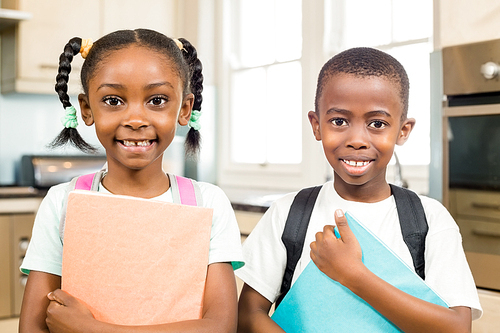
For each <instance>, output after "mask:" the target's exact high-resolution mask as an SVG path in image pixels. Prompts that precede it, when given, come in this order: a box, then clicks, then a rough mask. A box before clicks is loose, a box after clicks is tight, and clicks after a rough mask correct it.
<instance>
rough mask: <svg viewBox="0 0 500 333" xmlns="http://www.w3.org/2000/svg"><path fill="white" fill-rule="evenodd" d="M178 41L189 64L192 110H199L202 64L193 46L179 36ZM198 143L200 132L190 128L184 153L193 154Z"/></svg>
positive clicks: (197, 150) (201, 97)
mask: <svg viewBox="0 0 500 333" xmlns="http://www.w3.org/2000/svg"><path fill="white" fill-rule="evenodd" d="M179 41H180V42H181V43H182V45H183V46H184V50H183V51H182V54H183V56H184V59H185V60H186V62H187V64H188V66H189V87H190V91H191V93H193V95H194V103H193V110H196V111H201V103H202V102H203V96H202V92H203V73H202V69H203V66H202V64H201V61H200V59H198V52H197V51H196V49H195V47H194V46H193V45H191V43H190V42H189V41H188V40H186V39H184V38H179ZM200 143H201V135H200V132H199V131H197V130H195V129H194V128H190V129H189V132H188V134H187V137H186V141H185V143H184V148H185V150H186V155H188V156H195V155H196V154H197V153H198V152H199V150H200Z"/></svg>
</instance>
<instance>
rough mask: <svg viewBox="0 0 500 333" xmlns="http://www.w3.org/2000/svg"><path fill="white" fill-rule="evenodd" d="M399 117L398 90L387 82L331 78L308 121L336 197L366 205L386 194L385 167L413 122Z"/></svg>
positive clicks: (399, 101) (340, 76)
mask: <svg viewBox="0 0 500 333" xmlns="http://www.w3.org/2000/svg"><path fill="white" fill-rule="evenodd" d="M402 112H403V107H402V103H401V99H400V95H399V89H398V88H397V85H396V84H394V83H392V82H390V81H389V80H388V79H387V78H383V77H373V76H371V77H361V76H355V75H351V74H339V75H335V76H333V77H331V78H329V80H328V82H326V84H325V87H324V89H323V92H322V95H321V96H320V98H319V103H318V110H316V112H313V111H311V112H309V120H310V122H311V125H312V128H313V132H314V136H315V138H316V139H317V140H320V141H322V144H323V149H324V152H325V155H326V158H327V160H328V162H329V164H330V165H331V166H332V168H333V169H334V179H335V182H334V186H335V189H336V190H337V192H338V193H339V195H341V196H342V197H344V198H345V199H348V200H355V201H359V200H361V199H363V201H367V202H375V201H380V200H383V199H385V198H387V197H388V196H389V195H390V189H389V186H388V185H387V182H386V180H385V172H386V167H387V164H389V161H390V160H391V158H392V155H393V151H394V146H395V145H396V144H403V143H404V142H405V141H406V139H407V138H408V135H409V134H410V132H411V129H412V128H413V125H414V120H413V119H404V120H402V119H401V118H402ZM360 196H362V197H363V198H361V197H360Z"/></svg>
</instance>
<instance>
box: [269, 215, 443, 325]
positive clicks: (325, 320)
mask: <svg viewBox="0 0 500 333" xmlns="http://www.w3.org/2000/svg"><path fill="white" fill-rule="evenodd" d="M345 215H346V217H347V221H348V223H349V227H350V228H351V230H352V231H353V233H354V235H355V236H356V238H357V239H358V241H359V243H360V245H361V249H362V251H363V258H362V260H363V263H364V264H365V265H366V267H367V268H368V269H369V270H370V271H372V272H373V273H375V274H376V275H377V276H379V277H380V278H382V279H384V280H385V281H387V282H388V283H390V284H392V285H393V286H395V287H397V288H399V289H400V290H402V291H404V292H406V293H408V294H410V295H413V296H415V297H418V298H420V299H423V300H425V301H428V302H431V303H434V304H438V305H441V306H445V307H448V305H447V304H446V302H445V301H444V300H443V299H442V298H441V297H439V296H438V295H437V294H436V293H435V292H434V291H433V290H432V289H431V288H430V287H429V286H428V285H427V284H426V283H425V282H424V281H423V280H422V279H421V278H420V277H419V276H418V275H417V274H416V273H415V272H414V270H413V269H412V268H410V267H409V266H408V265H407V264H406V263H405V262H403V261H402V260H401V259H400V258H399V257H398V256H397V255H396V254H395V253H394V252H392V250H391V249H389V248H388V247H387V246H386V245H385V244H384V243H383V242H382V241H381V240H380V239H379V238H378V237H377V236H375V235H374V234H372V233H371V232H370V231H369V230H368V229H367V228H366V227H365V226H363V224H362V223H361V222H359V221H357V220H356V219H355V218H354V217H353V216H352V215H350V214H349V213H346V214H345ZM272 319H273V320H274V321H275V322H276V323H277V324H278V325H279V326H280V327H281V328H282V329H283V330H285V332H287V333H292V332H356V333H360V332H370V333H375V332H384V333H390V332H402V331H401V330H400V329H399V328H397V327H396V326H395V325H394V324H393V323H392V322H390V321H389V320H388V319H387V318H385V317H384V316H382V315H381V314H380V313H379V312H378V311H376V310H375V309H374V308H372V307H371V306H370V305H369V304H368V303H366V302H365V301H364V300H363V299H361V298H360V297H358V296H357V295H355V294H354V293H353V292H351V291H350V290H349V289H347V288H346V287H344V286H342V285H341V284H340V283H338V282H336V281H334V280H332V279H330V278H329V277H328V276H326V275H325V274H323V273H322V272H321V271H320V270H319V269H318V268H317V267H316V265H315V264H314V262H313V261H311V262H310V263H309V264H308V265H307V266H306V268H305V269H304V271H303V272H302V273H301V274H300V276H299V277H298V279H297V281H296V282H295V283H294V284H293V286H292V288H291V289H290V291H289V292H288V294H287V295H286V296H285V298H284V299H283V301H282V302H281V304H280V305H279V306H278V308H277V309H276V311H275V312H274V314H273V315H272Z"/></svg>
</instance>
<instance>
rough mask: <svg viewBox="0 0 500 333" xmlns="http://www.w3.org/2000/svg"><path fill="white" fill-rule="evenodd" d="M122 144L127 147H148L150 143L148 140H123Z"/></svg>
mask: <svg viewBox="0 0 500 333" xmlns="http://www.w3.org/2000/svg"><path fill="white" fill-rule="evenodd" d="M123 144H124V145H125V146H127V147H136V146H139V147H146V146H149V144H150V142H149V140H143V141H128V140H123Z"/></svg>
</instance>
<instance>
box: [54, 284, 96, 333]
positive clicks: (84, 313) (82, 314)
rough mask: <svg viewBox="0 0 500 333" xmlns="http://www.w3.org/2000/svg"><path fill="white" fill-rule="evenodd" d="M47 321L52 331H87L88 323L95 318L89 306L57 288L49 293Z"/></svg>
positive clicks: (55, 332) (56, 332)
mask: <svg viewBox="0 0 500 333" xmlns="http://www.w3.org/2000/svg"><path fill="white" fill-rule="evenodd" d="M47 298H48V299H49V301H50V304H49V306H48V308H47V319H46V323H47V326H48V328H49V331H50V332H51V333H59V332H61V333H62V332H86V331H87V330H86V329H85V327H86V324H88V322H89V321H93V320H94V316H93V315H92V313H91V312H90V310H89V309H88V308H87V306H86V305H85V304H84V303H83V302H82V301H80V300H79V299H77V298H76V297H73V296H71V295H70V294H68V293H67V292H65V291H63V290H61V289H56V290H54V291H53V292H50V293H49V294H48V295H47Z"/></svg>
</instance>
